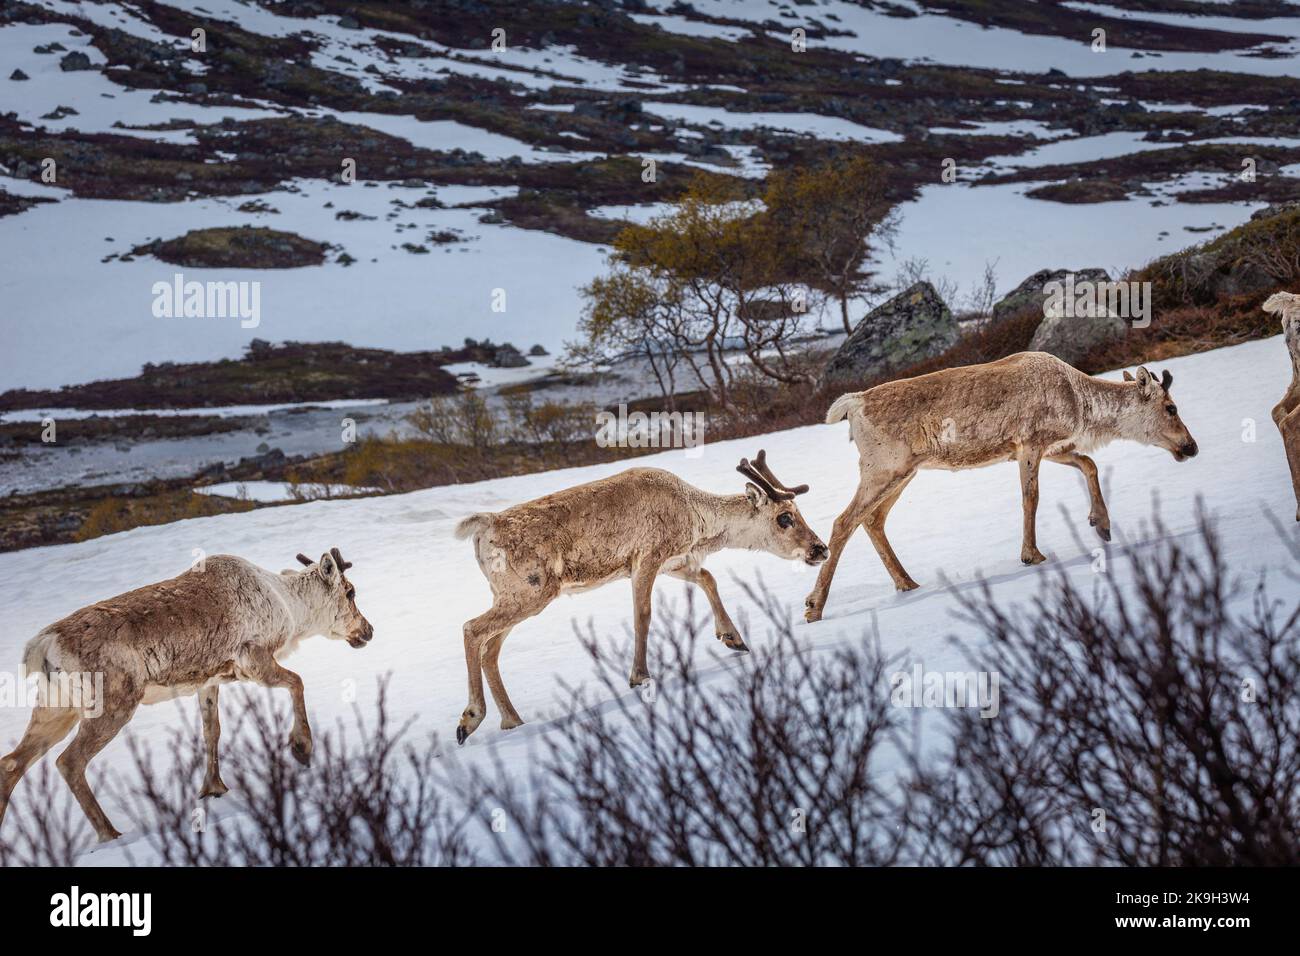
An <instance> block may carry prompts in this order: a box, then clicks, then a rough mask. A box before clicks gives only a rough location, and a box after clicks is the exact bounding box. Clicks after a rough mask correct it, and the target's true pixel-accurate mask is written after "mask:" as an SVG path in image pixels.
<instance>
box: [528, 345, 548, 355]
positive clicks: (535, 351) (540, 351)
mask: <svg viewBox="0 0 1300 956" xmlns="http://www.w3.org/2000/svg"><path fill="white" fill-rule="evenodd" d="M528 354H529V355H550V354H551V353H550V352H548V351H546V349H544V348H542V347H541V346H540V345H534V346H533V347H532V348H530V349H529V350H528Z"/></svg>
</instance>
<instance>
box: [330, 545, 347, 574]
mask: <svg viewBox="0 0 1300 956" xmlns="http://www.w3.org/2000/svg"><path fill="white" fill-rule="evenodd" d="M330 554H332V555H333V556H334V563H335V564H337V565H338V566H339V570H340V571H346V570H347V569H348V568H350V567H352V562H351V561H344V560H343V555H341V554H340V553H339V549H338V548H330Z"/></svg>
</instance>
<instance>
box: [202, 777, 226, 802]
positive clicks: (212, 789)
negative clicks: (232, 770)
mask: <svg viewBox="0 0 1300 956" xmlns="http://www.w3.org/2000/svg"><path fill="white" fill-rule="evenodd" d="M229 792H230V788H229V787H227V786H226V785H225V784H224V783H222V782H221V781H220V780H214V781H212V782H211V783H208V784H204V785H203V792H202V793H200V794H199V799H200V800H202V799H203V798H204V797H224V796H225V795H226V794H228V793H229Z"/></svg>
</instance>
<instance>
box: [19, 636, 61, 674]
mask: <svg viewBox="0 0 1300 956" xmlns="http://www.w3.org/2000/svg"><path fill="white" fill-rule="evenodd" d="M58 636H59V635H58V634H57V633H55V632H54V631H49V630H46V631H41V633H39V634H37V635H36V636H35V637H33V638H32V639H31V640H30V641H28V642H27V647H26V648H24V649H23V676H24V677H30V676H31V675H32V674H40V673H43V674H45V675H46V676H47V677H48V676H49V675H50V673H51V672H52V671H53V670H55V667H54V665H53V664H51V663H50V662H49V659H48V658H47V657H46V654H47V653H48V652H49V650H50V645H51V644H53V643H54V641H55V638H57V637H58Z"/></svg>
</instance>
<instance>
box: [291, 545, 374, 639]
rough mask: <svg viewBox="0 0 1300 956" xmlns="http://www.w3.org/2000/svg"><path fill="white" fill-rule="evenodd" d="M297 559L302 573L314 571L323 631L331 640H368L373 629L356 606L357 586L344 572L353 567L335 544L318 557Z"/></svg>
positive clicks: (299, 557)
mask: <svg viewBox="0 0 1300 956" xmlns="http://www.w3.org/2000/svg"><path fill="white" fill-rule="evenodd" d="M298 562H299V563H300V564H303V565H306V567H307V570H306V571H304V572H302V573H303V574H312V575H315V578H316V581H315V583H316V584H317V586H318V587H319V588H320V589H321V592H320V599H321V604H320V608H321V620H322V622H323V624H322V628H321V630H322V633H324V634H325V636H326V637H328V638H330V640H335V641H347V642H348V643H349V644H350V645H352V646H353V647H365V646H366V645H367V644H369V643H370V640H371V639H372V638H373V637H374V636H375V629H374V627H372V626H371V624H370V622H369V621H367V620H366V619H365V617H364V616H363V615H362V613H361V612H360V611H359V610H357V591H356V588H354V587H353V586H352V582H351V581H349V580H348V578H347V575H346V574H345V573H344V572H346V571H347V569H348V568H350V567H352V562H351V561H344V560H343V555H342V554H340V553H339V549H338V548H330V551H329V554H322V555H321V557H320V561H313V560H312V559H311V558H309V557H307V556H306V555H305V554H300V555H298Z"/></svg>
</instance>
